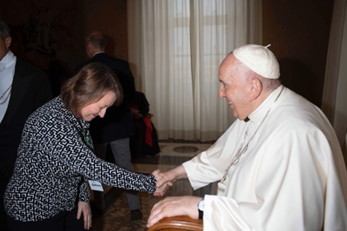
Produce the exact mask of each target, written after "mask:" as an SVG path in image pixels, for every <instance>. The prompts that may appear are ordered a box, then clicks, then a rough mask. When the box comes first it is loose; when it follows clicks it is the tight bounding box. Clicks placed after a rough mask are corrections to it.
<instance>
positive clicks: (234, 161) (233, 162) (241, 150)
mask: <svg viewBox="0 0 347 231" xmlns="http://www.w3.org/2000/svg"><path fill="white" fill-rule="evenodd" d="M283 89H284V86H282V89H281V91H280V93H279V94H278V95H277V97H276V99H275V100H274V102H273V103H272V105H271V107H270V108H269V110H268V111H267V112H266V114H265V116H264V118H263V119H262V121H261V122H260V124H259V125H258V127H257V128H256V130H255V131H254V132H253V134H252V136H251V137H250V138H249V139H248V141H247V143H246V140H247V138H248V127H249V124H248V125H247V129H246V132H245V135H244V137H243V139H242V141H241V144H240V146H239V148H238V149H237V151H236V153H235V155H234V158H233V159H232V160H231V163H230V165H229V166H228V167H227V169H226V170H225V172H224V175H223V178H222V179H221V181H220V182H221V183H223V182H224V181H225V180H226V178H227V176H228V172H229V169H230V168H231V166H233V165H237V164H238V163H239V160H240V157H241V156H242V154H243V153H245V152H246V151H247V149H248V144H249V142H250V141H251V140H252V138H253V137H254V135H255V134H256V133H257V131H258V130H259V128H260V126H261V125H262V124H263V122H264V120H265V119H266V117H267V115H268V114H269V112H270V111H271V109H272V108H273V106H274V105H275V103H276V101H277V99H278V98H279V97H280V95H281V93H282V91H283ZM245 143H246V144H245Z"/></svg>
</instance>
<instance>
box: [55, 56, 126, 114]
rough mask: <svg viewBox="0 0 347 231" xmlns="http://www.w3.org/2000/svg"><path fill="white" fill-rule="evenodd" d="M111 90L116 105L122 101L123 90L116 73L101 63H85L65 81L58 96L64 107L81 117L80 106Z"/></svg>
mask: <svg viewBox="0 0 347 231" xmlns="http://www.w3.org/2000/svg"><path fill="white" fill-rule="evenodd" d="M110 91H113V92H114V93H115V94H116V96H117V100H116V102H115V103H114V105H115V106H118V105H120V104H121V103H122V101H123V90H122V85H121V84H120V82H119V80H118V78H117V76H116V74H115V73H114V72H113V71H112V70H111V69H110V68H109V67H107V66H106V65H104V64H102V63H97V62H95V63H90V64H87V65H85V66H84V67H83V68H82V69H81V70H80V71H79V72H78V73H77V74H76V75H75V76H73V77H72V78H71V79H68V80H67V81H65V83H64V85H63V86H62V88H61V92H60V98H61V100H62V101H63V103H64V104H65V106H66V108H67V109H68V110H70V111H71V112H72V113H73V114H75V115H76V116H77V117H79V118H82V117H81V109H82V107H84V106H86V105H89V104H91V103H94V102H96V101H98V100H100V99H101V98H102V97H104V96H105V95H106V94H107V93H108V92H110Z"/></svg>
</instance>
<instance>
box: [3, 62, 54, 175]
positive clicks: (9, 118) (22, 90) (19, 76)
mask: <svg viewBox="0 0 347 231" xmlns="http://www.w3.org/2000/svg"><path fill="white" fill-rule="evenodd" d="M52 97H53V93H52V88H51V85H50V82H49V79H48V77H47V76H46V74H45V73H44V72H43V71H41V70H40V69H38V68H36V67H34V66H32V65H31V64H29V63H27V62H24V61H22V60H20V59H19V58H17V62H16V67H15V74H14V77H13V83H12V90H11V97H10V102H9V105H8V108H7V111H6V113H5V115H4V118H3V120H2V122H1V123H0V159H1V160H0V161H1V162H2V164H5V162H6V163H7V165H8V166H7V167H9V168H10V169H9V170H13V169H11V166H12V168H13V164H14V161H15V159H16V156H17V148H18V146H19V143H20V138H21V135H22V130H23V127H24V124H25V121H26V120H27V118H28V117H29V115H30V114H31V113H32V112H33V111H35V110H36V109H37V108H38V107H40V106H41V105H43V104H44V103H46V102H48V101H49V100H50V99H52ZM2 164H1V166H3V165H2ZM2 170H3V169H1V171H2ZM11 174H12V173H11V171H10V175H11Z"/></svg>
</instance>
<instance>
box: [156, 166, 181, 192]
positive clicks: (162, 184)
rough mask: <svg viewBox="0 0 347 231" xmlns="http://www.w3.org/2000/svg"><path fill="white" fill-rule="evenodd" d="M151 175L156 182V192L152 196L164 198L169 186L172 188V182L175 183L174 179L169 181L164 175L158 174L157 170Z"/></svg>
mask: <svg viewBox="0 0 347 231" xmlns="http://www.w3.org/2000/svg"><path fill="white" fill-rule="evenodd" d="M152 175H154V176H155V179H156V180H157V184H156V187H157V189H156V191H155V192H154V194H153V195H154V196H164V194H165V192H166V191H167V190H168V189H169V187H170V186H172V184H173V182H175V181H176V179H169V178H168V176H167V172H166V174H164V173H162V172H160V170H159V169H157V170H155V171H154V172H153V173H152Z"/></svg>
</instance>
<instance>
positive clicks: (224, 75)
mask: <svg viewBox="0 0 347 231" xmlns="http://www.w3.org/2000/svg"><path fill="white" fill-rule="evenodd" d="M245 74H246V71H245V66H244V65H243V64H242V63H241V62H240V61H238V60H237V59H236V58H235V57H234V55H232V54H230V55H228V56H227V57H226V58H225V59H224V61H223V62H222V64H221V66H220V68H219V82H220V87H219V97H220V98H225V99H226V101H227V103H228V104H229V107H230V108H231V111H232V114H233V116H234V117H236V118H239V119H240V120H244V119H246V117H247V116H248V115H249V114H250V100H249V96H248V94H247V92H248V87H249V84H248V81H247V78H246V76H245Z"/></svg>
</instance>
